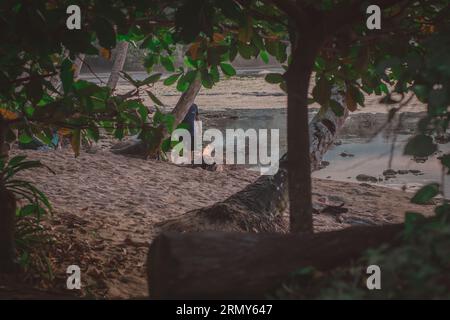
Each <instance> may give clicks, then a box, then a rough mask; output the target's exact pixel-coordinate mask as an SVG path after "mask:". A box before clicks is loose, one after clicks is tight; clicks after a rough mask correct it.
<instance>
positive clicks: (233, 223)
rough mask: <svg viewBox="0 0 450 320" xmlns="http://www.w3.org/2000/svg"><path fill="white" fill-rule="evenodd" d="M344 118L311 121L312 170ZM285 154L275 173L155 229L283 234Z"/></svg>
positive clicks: (328, 115) (321, 116)
mask: <svg viewBox="0 0 450 320" xmlns="http://www.w3.org/2000/svg"><path fill="white" fill-rule="evenodd" d="M333 99H335V100H337V101H339V102H341V104H342V105H344V103H343V99H342V95H341V94H340V93H338V92H337V90H334V92H333ZM347 116H348V110H347V109H346V108H345V111H344V114H343V115H342V116H341V117H338V116H336V115H335V113H334V112H333V111H331V110H327V111H323V110H322V109H321V110H320V111H319V112H318V114H317V115H316V116H315V117H314V118H313V119H312V120H311V122H310V124H309V131H310V140H311V143H310V146H311V148H310V157H311V164H312V168H313V170H315V169H318V168H319V167H320V165H321V162H322V157H323V155H324V154H325V153H326V151H327V150H328V149H329V148H330V146H331V145H332V144H333V142H334V140H335V138H336V136H337V134H338V132H339V130H340V129H341V128H342V126H343V125H344V122H345V119H346V118H347ZM288 199H289V198H288V175H287V154H285V155H284V156H283V157H282V158H281V159H280V166H279V170H278V172H277V173H276V174H275V175H273V176H261V177H259V178H258V179H257V180H256V181H255V182H254V183H252V184H250V185H248V186H246V187H245V188H244V189H243V190H241V191H239V192H237V193H235V194H233V195H232V196H230V197H229V198H227V199H225V200H223V201H221V202H218V203H216V204H214V205H212V206H209V207H204V208H200V209H195V210H192V211H189V212H187V213H183V214H182V215H180V216H179V217H176V218H173V219H170V220H166V221H164V222H162V223H160V224H158V225H157V227H158V228H159V229H160V230H161V231H176V232H195V231H204V230H217V231H244V232H287V231H288V229H289V225H288V224H289V223H288V221H287V219H285V218H286V217H284V214H285V212H286V209H287V206H288Z"/></svg>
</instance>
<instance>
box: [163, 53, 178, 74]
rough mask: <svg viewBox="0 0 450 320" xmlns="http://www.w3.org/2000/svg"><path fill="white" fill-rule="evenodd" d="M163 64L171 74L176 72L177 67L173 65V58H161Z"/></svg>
mask: <svg viewBox="0 0 450 320" xmlns="http://www.w3.org/2000/svg"><path fill="white" fill-rule="evenodd" d="M161 64H162V65H163V66H164V68H166V70H167V71H169V72H174V71H175V66H174V65H173V61H172V58H171V57H161Z"/></svg>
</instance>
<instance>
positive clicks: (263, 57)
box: [259, 50, 269, 64]
mask: <svg viewBox="0 0 450 320" xmlns="http://www.w3.org/2000/svg"><path fill="white" fill-rule="evenodd" d="M259 56H260V57H261V60H262V61H263V62H264V63H265V64H267V63H269V54H268V53H267V51H265V50H261V51H260V52H259Z"/></svg>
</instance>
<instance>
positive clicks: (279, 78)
mask: <svg viewBox="0 0 450 320" xmlns="http://www.w3.org/2000/svg"><path fill="white" fill-rule="evenodd" d="M264 79H265V80H266V81H267V82H268V83H273V84H276V83H282V82H284V78H283V75H282V74H280V73H269V74H267V75H266V77H265V78H264Z"/></svg>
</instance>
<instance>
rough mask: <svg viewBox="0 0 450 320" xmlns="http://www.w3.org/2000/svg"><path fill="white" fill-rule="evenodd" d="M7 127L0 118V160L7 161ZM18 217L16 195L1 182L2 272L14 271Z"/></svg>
mask: <svg viewBox="0 0 450 320" xmlns="http://www.w3.org/2000/svg"><path fill="white" fill-rule="evenodd" d="M6 130H7V125H6V123H5V121H4V120H3V118H2V117H1V116H0V159H3V161H6V159H7V156H8V150H7V149H6V143H5V142H6V141H5V137H6ZM15 217H16V199H15V197H14V194H12V193H11V192H10V191H8V190H7V189H6V188H5V186H4V185H3V182H2V181H1V180H0V272H10V271H13V270H14V255H15V250H14V230H15Z"/></svg>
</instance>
